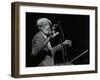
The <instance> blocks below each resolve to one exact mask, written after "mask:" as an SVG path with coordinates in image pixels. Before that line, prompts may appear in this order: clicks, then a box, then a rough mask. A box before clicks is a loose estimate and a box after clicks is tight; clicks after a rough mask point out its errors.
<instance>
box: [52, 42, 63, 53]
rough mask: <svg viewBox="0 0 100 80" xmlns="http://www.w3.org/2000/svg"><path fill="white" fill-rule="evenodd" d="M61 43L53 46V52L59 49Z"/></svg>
mask: <svg viewBox="0 0 100 80" xmlns="http://www.w3.org/2000/svg"><path fill="white" fill-rule="evenodd" d="M62 46H63V44H58V45H57V46H55V47H53V52H54V53H55V52H56V51H59V50H61V48H62Z"/></svg>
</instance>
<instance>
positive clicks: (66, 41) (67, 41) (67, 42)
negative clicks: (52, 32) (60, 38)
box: [63, 40, 72, 46]
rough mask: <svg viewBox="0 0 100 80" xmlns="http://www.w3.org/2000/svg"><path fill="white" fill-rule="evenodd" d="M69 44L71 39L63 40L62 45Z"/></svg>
mask: <svg viewBox="0 0 100 80" xmlns="http://www.w3.org/2000/svg"><path fill="white" fill-rule="evenodd" d="M67 44H68V45H69V46H71V45H72V41H71V40H65V41H64V42H63V45H67Z"/></svg>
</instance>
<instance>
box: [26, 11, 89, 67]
mask: <svg viewBox="0 0 100 80" xmlns="http://www.w3.org/2000/svg"><path fill="white" fill-rule="evenodd" d="M81 64H82V65H83V64H89V15H69V14H46V13H45V14H44V13H29V12H26V67H34V66H55V65H81Z"/></svg>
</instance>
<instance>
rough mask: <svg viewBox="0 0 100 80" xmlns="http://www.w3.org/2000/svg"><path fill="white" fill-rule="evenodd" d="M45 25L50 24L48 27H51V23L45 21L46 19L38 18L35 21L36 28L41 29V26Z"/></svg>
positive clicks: (47, 20)
mask: <svg viewBox="0 0 100 80" xmlns="http://www.w3.org/2000/svg"><path fill="white" fill-rule="evenodd" d="M45 24H50V25H52V22H51V21H50V20H49V19H47V18H39V19H38V20H37V26H38V27H41V26H43V25H45Z"/></svg>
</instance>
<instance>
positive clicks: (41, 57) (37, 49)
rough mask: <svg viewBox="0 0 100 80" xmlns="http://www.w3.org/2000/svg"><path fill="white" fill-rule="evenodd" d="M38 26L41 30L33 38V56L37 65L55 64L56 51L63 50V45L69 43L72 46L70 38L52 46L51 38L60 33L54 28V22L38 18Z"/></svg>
mask: <svg viewBox="0 0 100 80" xmlns="http://www.w3.org/2000/svg"><path fill="white" fill-rule="evenodd" d="M37 26H38V29H39V30H40V31H39V32H38V33H36V34H35V36H34V37H33V40H32V53H31V54H32V56H33V58H34V60H35V63H34V64H35V65H36V66H52V65H54V59H53V58H54V53H55V52H56V51H58V50H61V46H62V44H63V45H66V44H68V45H69V46H71V41H70V40H65V41H64V42H63V43H62V44H58V45H57V46H55V47H53V48H52V47H51V43H50V40H51V39H53V38H54V37H55V36H57V35H58V34H59V32H55V31H54V30H53V29H52V27H51V26H52V23H51V21H50V20H49V19H47V18H40V19H38V20H37Z"/></svg>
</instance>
